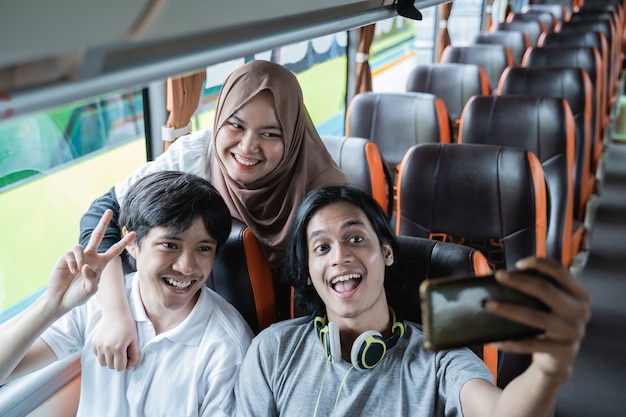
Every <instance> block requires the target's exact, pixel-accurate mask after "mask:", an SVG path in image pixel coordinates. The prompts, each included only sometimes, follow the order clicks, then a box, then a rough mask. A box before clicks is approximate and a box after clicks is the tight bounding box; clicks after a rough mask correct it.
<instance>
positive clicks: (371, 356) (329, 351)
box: [313, 307, 404, 370]
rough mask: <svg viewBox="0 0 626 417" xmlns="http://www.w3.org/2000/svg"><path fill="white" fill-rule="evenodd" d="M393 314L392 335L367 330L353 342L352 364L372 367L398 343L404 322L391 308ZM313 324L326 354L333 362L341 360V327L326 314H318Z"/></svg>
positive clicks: (361, 367) (402, 332)
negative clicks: (398, 318)
mask: <svg viewBox="0 0 626 417" xmlns="http://www.w3.org/2000/svg"><path fill="white" fill-rule="evenodd" d="M389 314H390V315H391V321H392V323H393V324H392V325H391V331H392V333H393V334H392V335H391V337H389V338H387V339H385V338H383V336H382V335H381V334H380V332H377V331H375V330H367V331H365V332H363V333H361V334H360V335H359V336H358V337H357V338H356V339H355V340H354V343H353V344H352V349H351V351H350V360H351V362H352V365H353V366H354V367H355V368H357V369H360V370H365V369H372V368H375V367H376V365H378V364H379V363H380V361H382V360H383V358H384V356H385V353H387V350H388V349H391V348H392V347H394V346H395V345H396V343H398V340H400V338H401V337H402V335H404V323H402V322H399V321H396V313H395V312H394V311H393V309H392V308H391V307H390V308H389ZM313 325H314V326H315V329H316V330H317V332H318V335H319V338H320V342H321V343H322V346H323V347H324V349H325V350H326V355H327V357H328V358H330V359H331V360H332V361H333V362H335V363H336V362H340V361H341V342H340V338H339V329H338V327H337V326H336V325H335V323H332V322H330V323H329V322H328V319H327V318H326V316H324V317H320V316H317V317H315V319H314V320H313Z"/></svg>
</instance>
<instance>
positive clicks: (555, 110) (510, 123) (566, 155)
mask: <svg viewBox="0 0 626 417" xmlns="http://www.w3.org/2000/svg"><path fill="white" fill-rule="evenodd" d="M459 143H467V144H486V145H497V146H509V147H519V148H521V149H526V150H529V151H531V152H533V153H534V154H535V155H537V157H538V158H539V161H540V162H541V165H542V168H543V172H544V177H545V179H546V185H547V196H548V232H547V237H546V256H548V257H550V258H553V259H556V260H558V261H560V262H561V263H562V264H563V265H566V266H570V265H571V263H572V258H573V256H574V255H575V254H576V253H577V252H578V249H579V247H580V243H581V240H582V232H583V228H582V224H581V223H577V225H576V230H573V229H574V224H573V223H574V213H573V208H574V207H573V206H574V194H573V192H574V188H573V187H574V185H573V178H572V174H573V169H574V147H575V127H574V118H573V116H572V112H571V110H570V108H569V105H568V104H567V101H566V100H565V99H563V98H556V97H536V96H495V97H494V96H492V97H474V98H472V99H471V100H470V101H469V102H468V103H467V105H466V107H465V110H464V111H463V116H462V117H461V127H460V130H459Z"/></svg>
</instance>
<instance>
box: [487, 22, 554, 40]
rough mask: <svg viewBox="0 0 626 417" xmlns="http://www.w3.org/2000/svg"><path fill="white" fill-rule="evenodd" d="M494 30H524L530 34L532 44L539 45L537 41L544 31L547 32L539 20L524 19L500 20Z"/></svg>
mask: <svg viewBox="0 0 626 417" xmlns="http://www.w3.org/2000/svg"><path fill="white" fill-rule="evenodd" d="M494 30H495V31H499V30H514V31H518V32H523V33H525V34H527V35H528V39H529V40H530V46H537V41H538V40H539V37H540V36H541V35H542V34H543V33H545V28H544V27H543V25H542V23H541V22H539V21H538V20H522V19H516V20H512V21H505V22H498V23H497V24H496V25H495V26H494Z"/></svg>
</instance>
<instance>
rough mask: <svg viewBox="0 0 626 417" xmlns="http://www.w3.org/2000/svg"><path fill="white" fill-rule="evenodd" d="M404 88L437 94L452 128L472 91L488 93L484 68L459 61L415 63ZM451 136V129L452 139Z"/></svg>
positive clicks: (455, 127) (489, 90) (472, 93)
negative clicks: (443, 104) (444, 107)
mask: <svg viewBox="0 0 626 417" xmlns="http://www.w3.org/2000/svg"><path fill="white" fill-rule="evenodd" d="M406 90H407V91H413V92H422V93H430V94H434V95H435V96H437V97H439V98H441V99H442V100H443V101H444V103H445V105H446V109H447V110H448V114H449V116H450V120H451V121H452V124H453V132H454V131H456V130H457V129H458V124H459V120H460V119H461V112H462V111H463V106H465V103H467V100H469V98H470V97H471V96H473V95H475V94H480V95H489V94H491V89H490V87H489V80H488V78H487V73H486V72H485V69H484V68H482V67H481V66H479V65H474V64H460V63H450V64H442V63H433V64H422V65H417V66H416V67H415V68H413V69H412V70H411V72H410V73H409V77H408V80H407V86H406ZM455 138H456V135H455V134H454V133H453V134H452V141H454V139H455Z"/></svg>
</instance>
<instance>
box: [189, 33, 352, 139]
mask: <svg viewBox="0 0 626 417" xmlns="http://www.w3.org/2000/svg"><path fill="white" fill-rule="evenodd" d="M346 45H347V34H346V32H338V33H335V34H331V35H326V36H322V37H319V38H315V39H312V40H309V41H303V42H298V43H295V44H290V45H286V46H283V47H280V48H277V49H275V50H272V51H266V52H260V53H257V54H255V55H254V56H253V57H249V58H239V59H234V60H231V61H228V62H224V63H220V64H217V65H212V66H210V67H208V68H207V70H206V82H205V85H204V88H203V91H202V93H201V95H200V102H199V104H198V109H197V110H196V112H195V113H194V116H193V118H192V129H193V130H198V129H212V128H213V118H214V116H215V103H216V101H217V94H218V93H219V90H220V88H221V86H222V82H223V81H224V78H225V77H226V75H227V74H229V73H230V72H232V71H233V70H234V69H235V68H237V67H238V66H240V65H241V64H243V63H244V62H246V61H249V60H252V59H263V60H267V61H272V62H277V63H279V64H282V65H284V66H285V67H286V68H288V69H289V70H290V71H292V72H293V73H294V74H296V77H297V78H298V81H299V82H300V86H301V87H302V93H303V95H304V101H305V104H306V106H307V110H308V111H309V115H310V116H311V119H312V120H313V123H314V124H315V126H316V127H317V129H318V131H319V132H320V134H327V135H342V134H343V123H344V118H343V115H344V113H345V94H346V65H347V59H346Z"/></svg>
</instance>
